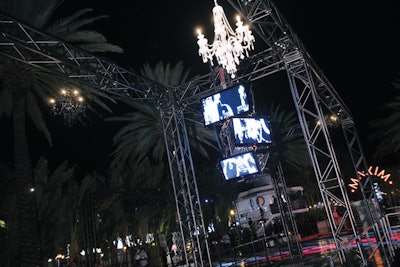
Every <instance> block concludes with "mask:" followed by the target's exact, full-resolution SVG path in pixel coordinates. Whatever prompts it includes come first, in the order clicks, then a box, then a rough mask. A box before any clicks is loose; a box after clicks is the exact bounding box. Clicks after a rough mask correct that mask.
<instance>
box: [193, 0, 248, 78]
mask: <svg viewBox="0 0 400 267" xmlns="http://www.w3.org/2000/svg"><path fill="white" fill-rule="evenodd" d="M214 4H215V6H214V8H213V16H214V42H213V44H211V45H209V44H208V40H207V38H205V36H204V34H202V32H201V30H200V29H198V30H197V39H198V40H197V44H198V46H199V56H201V57H202V59H203V62H204V63H207V62H210V64H211V66H214V62H213V57H214V56H215V58H216V60H217V62H218V64H219V65H221V66H222V67H223V68H224V69H226V71H227V72H228V73H229V74H230V75H231V77H232V78H235V74H236V71H237V65H239V62H240V60H241V59H244V58H245V56H247V57H248V56H249V54H248V51H249V50H253V49H254V45H253V43H254V40H255V39H254V36H253V34H252V32H251V31H250V29H249V27H248V26H246V25H243V22H242V20H241V19H240V17H239V16H237V18H236V19H237V22H236V30H235V31H234V30H233V29H232V28H231V26H230V25H229V21H228V19H227V18H226V16H225V12H224V10H223V8H222V7H221V6H220V5H218V4H217V1H216V0H215V1H214Z"/></svg>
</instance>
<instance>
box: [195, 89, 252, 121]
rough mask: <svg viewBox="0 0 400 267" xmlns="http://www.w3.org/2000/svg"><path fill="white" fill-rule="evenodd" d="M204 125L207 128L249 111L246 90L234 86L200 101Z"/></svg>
mask: <svg viewBox="0 0 400 267" xmlns="http://www.w3.org/2000/svg"><path fill="white" fill-rule="evenodd" d="M201 106H202V112H203V119H204V125H205V126H208V125H211V124H213V123H217V122H220V121H223V120H225V119H228V118H230V117H233V116H236V115H239V114H243V113H246V112H248V111H250V105H249V101H248V90H247V89H246V87H245V85H244V84H239V85H235V86H233V87H229V88H227V89H224V90H222V91H220V92H218V93H215V94H212V95H210V96H207V97H205V98H202V99H201Z"/></svg>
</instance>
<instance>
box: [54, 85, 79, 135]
mask: <svg viewBox="0 0 400 267" xmlns="http://www.w3.org/2000/svg"><path fill="white" fill-rule="evenodd" d="M50 105H51V112H52V113H53V115H55V116H62V117H63V120H64V124H65V125H66V126H68V127H71V126H72V125H74V124H75V123H76V121H77V120H78V118H79V116H81V115H84V114H85V111H86V105H85V104H84V100H83V97H82V96H80V94H79V91H78V90H71V89H61V91H60V96H59V97H58V98H57V99H54V98H52V99H50Z"/></svg>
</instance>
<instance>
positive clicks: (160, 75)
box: [106, 61, 218, 232]
mask: <svg viewBox="0 0 400 267" xmlns="http://www.w3.org/2000/svg"><path fill="white" fill-rule="evenodd" d="M140 72H141V75H142V76H143V77H146V78H149V79H151V80H153V81H154V82H155V83H159V84H161V85H163V86H166V87H171V86H179V85H181V84H183V83H185V82H186V81H187V79H188V74H189V70H184V67H183V63H182V61H179V62H178V63H177V64H176V65H174V66H171V64H169V63H168V64H164V63H163V62H162V61H160V62H158V63H157V64H156V66H155V67H154V68H152V67H151V66H150V65H149V64H148V63H146V64H145V65H144V67H143V68H142V69H141V71H140ZM117 100H118V101H120V102H123V103H126V104H127V107H128V108H130V109H132V110H133V111H131V112H127V113H125V114H123V115H122V116H115V117H110V118H107V119H106V121H108V122H113V123H119V124H120V125H121V128H120V129H119V130H118V131H117V133H116V134H115V135H114V137H113V144H114V146H115V150H114V152H113V160H112V164H111V166H112V169H113V174H114V176H118V177H117V178H116V179H121V177H126V179H125V181H120V182H121V183H122V184H123V183H125V184H127V183H128V182H129V183H130V185H131V186H133V188H135V187H136V188H137V187H138V186H140V187H141V188H147V189H149V188H156V189H157V190H158V191H159V194H163V195H164V196H165V197H166V199H170V200H172V201H173V197H174V196H172V195H171V194H170V192H171V188H172V185H171V179H170V178H168V177H170V176H169V175H168V173H167V170H168V169H167V168H166V163H167V162H166V160H167V159H166V147H165V141H164V130H163V125H162V121H161V117H160V111H159V110H158V109H157V108H156V103H153V102H144V101H141V100H138V99H126V98H118V99H117ZM185 119H186V126H187V128H188V129H187V130H188V138H189V142H190V145H191V147H192V148H193V150H195V151H196V152H198V153H200V155H202V156H204V157H208V151H210V150H209V149H210V148H211V149H218V148H217V146H216V142H215V136H214V134H213V133H210V132H209V131H206V130H205V129H204V125H203V124H202V123H201V122H198V121H196V120H194V119H191V118H190V117H185ZM170 139H171V138H169V137H168V136H167V140H170ZM139 173H140V175H139ZM132 179H135V180H136V182H132V181H130V180H132ZM144 191H146V190H144ZM165 202H166V201H164V203H165ZM154 204H155V203H154V202H151V201H150V202H148V203H147V205H145V206H142V207H141V208H140V209H139V210H138V211H137V212H136V213H137V215H138V217H139V218H140V219H139V224H138V226H139V228H140V229H141V231H142V232H143V231H144V232H145V231H146V230H147V226H148V220H149V219H150V218H151V220H152V221H153V222H154V224H153V225H152V226H153V227H154V228H153V230H157V229H155V228H157V227H158V228H159V229H161V228H163V229H168V227H166V226H165V225H166V223H165V221H166V220H169V221H170V220H173V221H174V219H175V218H174V217H171V216H170V215H171V213H173V214H174V212H173V210H171V211H170V213H169V214H168V213H165V212H163V211H162V210H161V209H159V208H157V205H154ZM171 208H174V207H173V206H171ZM155 213H157V214H160V215H162V214H164V215H163V217H161V216H157V218H156V219H155V218H154V214H155ZM165 216H168V217H171V218H168V219H167V218H166V217H165ZM154 219H155V220H154ZM155 224H157V225H155Z"/></svg>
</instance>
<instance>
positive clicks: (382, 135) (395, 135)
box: [368, 76, 400, 164]
mask: <svg viewBox="0 0 400 267" xmlns="http://www.w3.org/2000/svg"><path fill="white" fill-rule="evenodd" d="M392 85H393V87H394V88H395V89H396V90H399V92H400V76H399V77H398V78H396V79H395V81H394V82H393V83H392ZM380 109H381V110H382V111H383V113H382V114H383V115H382V116H381V117H380V118H376V119H373V120H370V121H369V122H368V123H369V126H370V127H371V128H372V131H371V133H370V135H369V136H368V138H369V140H370V141H373V142H376V145H377V146H376V152H375V154H374V160H376V161H378V160H381V161H384V160H385V161H386V162H387V163H389V164H397V163H398V161H399V158H400V153H399V152H400V124H399V120H400V95H397V96H395V97H394V98H393V99H392V100H391V101H389V102H387V103H385V104H383V105H382V106H381V107H380Z"/></svg>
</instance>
